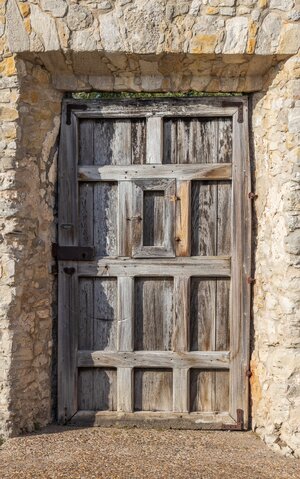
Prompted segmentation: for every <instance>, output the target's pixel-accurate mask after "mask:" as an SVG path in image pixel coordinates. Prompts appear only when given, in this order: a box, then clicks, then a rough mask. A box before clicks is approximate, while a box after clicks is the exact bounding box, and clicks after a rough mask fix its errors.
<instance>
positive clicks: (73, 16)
mask: <svg viewBox="0 0 300 479" xmlns="http://www.w3.org/2000/svg"><path fill="white" fill-rule="evenodd" d="M92 23H93V16H92V14H91V12H90V10H88V9H87V8H84V7H81V6H80V5H70V7H69V10H68V15H67V24H68V27H69V28H70V30H83V29H85V28H88V27H90V26H91V25H92Z"/></svg>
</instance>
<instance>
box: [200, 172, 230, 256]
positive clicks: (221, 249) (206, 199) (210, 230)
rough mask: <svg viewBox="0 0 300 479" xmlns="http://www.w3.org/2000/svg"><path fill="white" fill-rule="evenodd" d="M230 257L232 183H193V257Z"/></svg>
mask: <svg viewBox="0 0 300 479" xmlns="http://www.w3.org/2000/svg"><path fill="white" fill-rule="evenodd" d="M230 253H231V183H230V182H226V181H206V182H204V181H193V182H192V191H191V255H192V256H217V255H229V254H230Z"/></svg>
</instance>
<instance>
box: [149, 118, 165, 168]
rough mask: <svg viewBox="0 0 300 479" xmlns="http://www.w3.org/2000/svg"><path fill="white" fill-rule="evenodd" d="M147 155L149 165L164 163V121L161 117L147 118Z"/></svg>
mask: <svg viewBox="0 0 300 479" xmlns="http://www.w3.org/2000/svg"><path fill="white" fill-rule="evenodd" d="M146 155H147V163H162V159H163V120H162V118H161V117H156V116H152V117H150V118H147V140H146Z"/></svg>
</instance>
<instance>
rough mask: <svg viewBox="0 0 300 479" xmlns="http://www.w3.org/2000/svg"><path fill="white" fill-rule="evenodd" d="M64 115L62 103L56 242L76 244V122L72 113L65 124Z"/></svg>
mask: <svg viewBox="0 0 300 479" xmlns="http://www.w3.org/2000/svg"><path fill="white" fill-rule="evenodd" d="M66 117H67V107H66V104H64V105H63V114H62V122H61V141H60V147H59V160H58V242H59V244H60V246H72V245H77V244H78V243H77V241H78V197H77V165H78V148H77V146H78V124H77V121H76V118H75V117H74V115H71V125H67V122H66Z"/></svg>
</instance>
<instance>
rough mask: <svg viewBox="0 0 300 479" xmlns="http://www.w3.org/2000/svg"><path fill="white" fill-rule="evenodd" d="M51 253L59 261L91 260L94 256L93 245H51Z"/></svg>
mask: <svg viewBox="0 0 300 479" xmlns="http://www.w3.org/2000/svg"><path fill="white" fill-rule="evenodd" d="M52 255H53V256H54V258H56V259H57V260H61V261H92V260H93V259H94V258H95V248H94V246H58V245H57V244H53V245H52Z"/></svg>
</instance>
